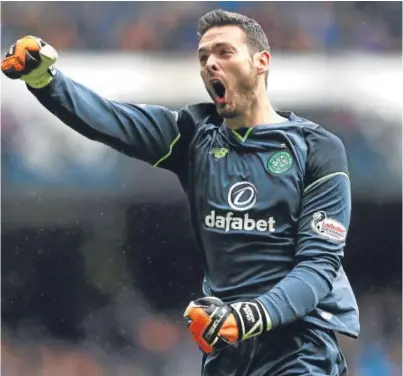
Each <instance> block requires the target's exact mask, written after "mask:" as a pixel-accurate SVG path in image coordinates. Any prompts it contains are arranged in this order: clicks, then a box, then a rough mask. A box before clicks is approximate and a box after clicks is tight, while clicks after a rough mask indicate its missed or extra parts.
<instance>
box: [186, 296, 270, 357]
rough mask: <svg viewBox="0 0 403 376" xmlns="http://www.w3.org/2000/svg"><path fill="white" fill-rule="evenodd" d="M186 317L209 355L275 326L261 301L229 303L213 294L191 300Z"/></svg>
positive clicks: (195, 335)
mask: <svg viewBox="0 0 403 376" xmlns="http://www.w3.org/2000/svg"><path fill="white" fill-rule="evenodd" d="M183 316H184V318H185V319H187V320H188V328H189V331H190V332H191V334H192V336H193V339H194V341H195V342H196V343H197V344H198V346H199V348H200V349H201V350H202V351H203V352H204V353H206V354H209V353H211V352H213V351H214V350H220V349H222V348H224V347H226V346H228V345H230V344H234V343H236V342H238V341H241V340H245V339H248V338H251V337H255V336H257V335H259V334H261V333H263V332H264V331H266V330H270V329H271V320H270V317H269V315H268V313H267V311H266V309H265V308H264V306H263V305H262V304H261V303H260V302H259V301H257V300H252V301H246V302H239V303H233V304H225V303H224V302H222V301H221V300H220V299H218V298H215V297H211V296H209V297H205V298H200V299H197V300H195V301H193V302H191V303H190V304H189V306H188V307H187V308H186V311H185V313H184V315H183Z"/></svg>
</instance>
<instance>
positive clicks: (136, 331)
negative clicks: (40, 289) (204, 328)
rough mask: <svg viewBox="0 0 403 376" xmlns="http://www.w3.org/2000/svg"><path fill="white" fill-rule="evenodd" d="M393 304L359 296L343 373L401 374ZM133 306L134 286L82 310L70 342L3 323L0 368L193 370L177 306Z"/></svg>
mask: <svg viewBox="0 0 403 376" xmlns="http://www.w3.org/2000/svg"><path fill="white" fill-rule="evenodd" d="M401 304H402V300H401V295H400V294H398V293H396V292H392V291H381V292H377V293H367V294H365V295H364V296H362V297H361V298H360V306H361V323H362V332H361V337H360V339H359V340H352V339H349V338H347V337H340V338H339V341H340V344H341V346H342V348H343V350H344V352H345V355H346V357H347V359H348V365H349V371H350V372H349V375H350V376H400V375H401V374H402V358H401V356H402V347H401V338H400V333H401V321H400V319H398V318H397V315H396V309H398V307H401ZM140 306H141V307H146V306H147V303H146V302H144V301H141V300H139V297H138V296H136V295H134V294H131V295H130V296H127V295H126V296H120V297H118V298H117V299H116V302H115V304H114V305H113V306H110V307H108V308H107V309H103V310H102V311H100V312H97V313H95V314H93V315H92V317H91V318H88V323H89V326H87V328H86V330H87V340H86V341H85V342H82V343H79V344H76V345H74V344H72V343H66V342H65V343H63V342H60V341H56V340H55V339H54V338H53V339H52V338H46V337H45V336H44V335H43V333H41V335H40V337H38V334H39V332H40V328H38V333H37V334H36V337H35V335H34V334H32V332H31V333H24V331H23V330H20V332H19V333H15V332H11V331H9V330H8V329H7V328H3V340H2V371H3V372H2V375H4V376H54V375H56V374H57V375H58V376H101V375H102V376H109V375H110V376H129V375H130V376H198V375H199V367H200V361H201V354H200V352H199V350H198V349H197V347H196V345H195V344H194V343H193V342H192V341H191V340H190V335H189V334H188V333H187V332H186V330H185V329H184V325H183V323H181V320H180V314H179V313H177V314H175V315H170V316H164V315H161V314H156V313H153V312H152V311H150V310H147V309H144V308H142V309H141V311H142V312H141V314H139V307H140ZM399 316H400V315H399ZM136 318H137V320H136ZM84 325H86V323H84ZM114 330H115V331H116V332H118V333H119V335H120V337H121V338H124V340H122V339H121V343H120V346H118V347H119V349H118V348H117V347H114V346H112V345H111V342H113V341H111V336H112V335H113V334H114V335H115V336H116V335H117V333H112V332H113V331H114ZM38 338H40V339H39V340H38ZM106 343H108V346H106V345H105V344H106ZM115 343H116V341H115Z"/></svg>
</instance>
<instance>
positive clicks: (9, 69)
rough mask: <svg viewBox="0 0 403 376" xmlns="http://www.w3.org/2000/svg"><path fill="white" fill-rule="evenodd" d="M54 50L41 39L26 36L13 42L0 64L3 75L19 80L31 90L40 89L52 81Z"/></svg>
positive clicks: (55, 53) (55, 55)
mask: <svg viewBox="0 0 403 376" xmlns="http://www.w3.org/2000/svg"><path fill="white" fill-rule="evenodd" d="M57 57H58V55H57V52H56V50H55V49H54V48H53V47H52V46H51V45H49V44H47V43H46V42H44V41H43V40H42V39H40V38H37V37H34V36H31V35H28V36H25V37H23V38H21V39H18V40H17V42H15V43H14V44H13V45H12V46H11V47H10V49H9V50H8V52H7V53H6V55H5V56H4V59H3V61H2V63H1V70H2V71H3V73H4V74H5V75H6V76H7V77H8V78H11V79H13V80H15V79H21V80H23V81H25V83H26V84H27V85H28V86H30V87H32V88H36V89H38V88H42V87H44V86H46V85H48V84H49V83H50V81H52V78H53V76H54V70H53V67H52V64H54V63H55V61H56V60H57Z"/></svg>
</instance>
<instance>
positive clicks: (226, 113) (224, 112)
mask: <svg viewBox="0 0 403 376" xmlns="http://www.w3.org/2000/svg"><path fill="white" fill-rule="evenodd" d="M216 108H217V113H218V115H220V116H221V117H223V118H226V119H232V118H235V117H237V116H239V113H238V112H237V111H236V110H235V109H231V108H229V106H228V105H227V104H224V105H217V106H216Z"/></svg>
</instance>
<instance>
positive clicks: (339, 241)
mask: <svg viewBox="0 0 403 376" xmlns="http://www.w3.org/2000/svg"><path fill="white" fill-rule="evenodd" d="M317 137H318V136H315V138H314V139H313V140H311V137H310V136H308V138H307V141H308V145H309V149H310V154H309V155H308V161H307V171H306V177H307V185H306V188H305V190H304V192H303V199H302V208H301V214H300V220H299V228H298V234H297V245H296V252H295V260H296V265H295V267H294V269H293V270H292V271H291V272H290V273H289V274H288V275H287V276H286V277H285V278H284V279H283V280H281V281H280V282H279V283H278V284H277V285H275V286H274V287H273V288H272V289H271V290H270V291H269V292H267V293H266V294H264V295H262V296H260V297H259V298H258V300H259V301H260V303H262V304H263V306H264V307H265V308H266V311H267V313H268V316H269V319H268V328H267V329H269V330H270V329H271V328H274V327H277V326H279V325H284V324H288V323H291V322H293V321H295V320H297V319H299V318H302V317H304V316H306V315H307V314H309V313H310V312H311V311H312V310H313V309H314V308H315V307H316V305H317V304H318V303H319V302H320V301H321V300H322V299H323V298H325V297H326V296H327V295H328V294H329V292H330V291H331V290H332V285H333V281H334V279H335V277H336V274H337V272H338V271H339V268H340V266H341V261H342V258H343V250H344V246H345V240H346V236H347V231H348V227H349V223H350V213H351V192H350V181H349V178H348V170H347V160H346V154H345V150H344V147H343V145H342V143H341V141H340V140H339V139H337V138H336V137H334V136H332V135H331V136H329V134H327V135H325V137H323V138H322V139H320V140H318V139H317ZM312 138H313V137H312Z"/></svg>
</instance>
